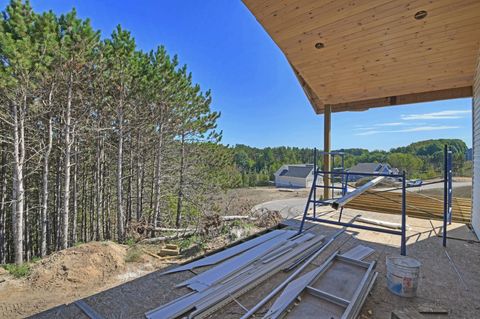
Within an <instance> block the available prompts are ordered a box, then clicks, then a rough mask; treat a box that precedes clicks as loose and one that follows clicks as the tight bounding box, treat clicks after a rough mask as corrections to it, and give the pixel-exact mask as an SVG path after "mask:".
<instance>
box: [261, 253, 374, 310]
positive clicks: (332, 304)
mask: <svg viewBox="0 0 480 319" xmlns="http://www.w3.org/2000/svg"><path fill="white" fill-rule="evenodd" d="M371 253H373V249H371V248H369V247H366V246H363V245H359V246H357V247H355V248H353V249H352V250H350V251H348V252H346V253H345V254H343V255H339V254H338V252H336V253H334V254H333V255H331V256H330V258H329V259H328V260H327V261H326V262H325V263H324V264H323V265H321V266H320V267H318V268H316V269H314V270H312V271H310V272H309V273H307V274H305V275H303V276H302V277H300V278H298V279H296V280H294V281H292V282H291V283H290V284H289V285H288V286H287V287H286V288H285V289H284V290H283V292H282V294H281V295H280V296H279V297H278V298H277V299H276V300H275V302H274V304H273V305H272V307H271V308H270V309H269V311H268V312H267V313H266V314H265V316H264V317H263V318H264V319H275V318H285V317H286V318H319V319H323V318H325V319H331V318H345V319H347V318H356V316H357V315H358V313H359V311H360V309H361V306H362V305H363V303H364V301H365V298H366V297H367V295H368V292H369V291H370V289H371V287H372V285H373V282H374V281H375V279H376V276H377V273H376V272H374V271H373V268H374V266H375V262H370V263H367V262H363V261H361V260H362V259H364V258H365V257H367V256H368V255H370V254H371ZM348 256H350V257H348ZM296 301H297V302H296ZM295 302H296V303H295Z"/></svg>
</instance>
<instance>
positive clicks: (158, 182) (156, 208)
mask: <svg viewBox="0 0 480 319" xmlns="http://www.w3.org/2000/svg"><path fill="white" fill-rule="evenodd" d="M158 134H159V135H158V143H157V160H156V163H155V167H156V171H155V204H154V210H153V228H155V227H157V226H158V225H157V221H158V218H159V216H160V193H161V192H160V191H161V175H162V174H161V172H162V151H163V150H162V146H163V128H162V126H160V131H159V133H158ZM152 237H155V232H153V231H152Z"/></svg>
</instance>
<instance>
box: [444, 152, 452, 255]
mask: <svg viewBox="0 0 480 319" xmlns="http://www.w3.org/2000/svg"><path fill="white" fill-rule="evenodd" d="M452 157H453V152H452V150H451V149H450V147H449V146H448V145H445V147H444V150H443V158H444V159H443V160H444V163H443V168H444V176H443V234H442V239H443V247H446V246H447V225H450V224H452V199H453V189H452V180H453V167H452V161H453V160H452Z"/></svg>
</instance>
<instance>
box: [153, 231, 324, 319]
mask: <svg viewBox="0 0 480 319" xmlns="http://www.w3.org/2000/svg"><path fill="white" fill-rule="evenodd" d="M280 231H281V232H283V233H282V234H280V235H279V236H276V237H274V239H271V240H267V241H265V242H263V243H261V244H258V245H257V246H254V247H252V248H250V249H248V250H246V251H244V252H242V253H240V254H238V255H236V256H235V257H232V258H229V259H227V260H226V261H224V262H223V263H221V264H219V265H217V266H215V267H213V268H211V269H210V270H207V271H205V272H203V273H200V274H199V275H197V276H195V277H192V278H191V279H189V280H187V281H185V282H183V283H181V284H180V286H185V285H188V287H190V288H191V289H193V290H195V291H194V292H192V293H190V294H187V295H185V296H182V297H180V298H178V299H175V300H173V301H172V302H170V303H168V304H166V305H163V306H161V307H159V308H157V309H154V310H152V311H149V312H147V313H146V314H145V315H146V317H147V318H151V319H157V318H162V319H168V318H176V317H178V316H182V315H184V314H186V313H187V312H191V313H190V315H189V317H190V318H193V317H195V318H201V317H204V316H207V315H208V314H210V313H212V312H214V311H215V310H216V309H218V308H219V307H222V306H223V305H224V304H225V303H228V302H230V301H231V300H232V298H235V297H236V296H237V295H240V294H243V293H244V292H246V291H247V290H249V289H251V288H253V287H255V286H256V285H258V284H259V283H261V282H263V281H264V280H267V279H268V278H269V277H271V276H272V275H274V274H275V273H277V272H279V271H280V270H281V269H282V265H284V264H286V263H288V262H289V261H291V260H293V259H295V258H298V256H301V255H302V253H303V252H305V251H306V250H308V249H309V248H310V247H312V246H314V245H316V244H318V242H320V241H322V240H323V238H324V236H317V235H314V234H311V233H302V234H298V235H294V236H292V231H288V230H283V231H282V230H280ZM233 248H235V247H233Z"/></svg>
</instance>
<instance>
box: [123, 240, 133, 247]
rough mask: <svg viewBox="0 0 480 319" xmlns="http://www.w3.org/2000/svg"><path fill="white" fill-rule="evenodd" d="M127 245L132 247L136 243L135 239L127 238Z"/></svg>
mask: <svg viewBox="0 0 480 319" xmlns="http://www.w3.org/2000/svg"><path fill="white" fill-rule="evenodd" d="M125 245H127V246H130V247H132V246H133V245H135V239H133V238H127V240H125Z"/></svg>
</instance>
